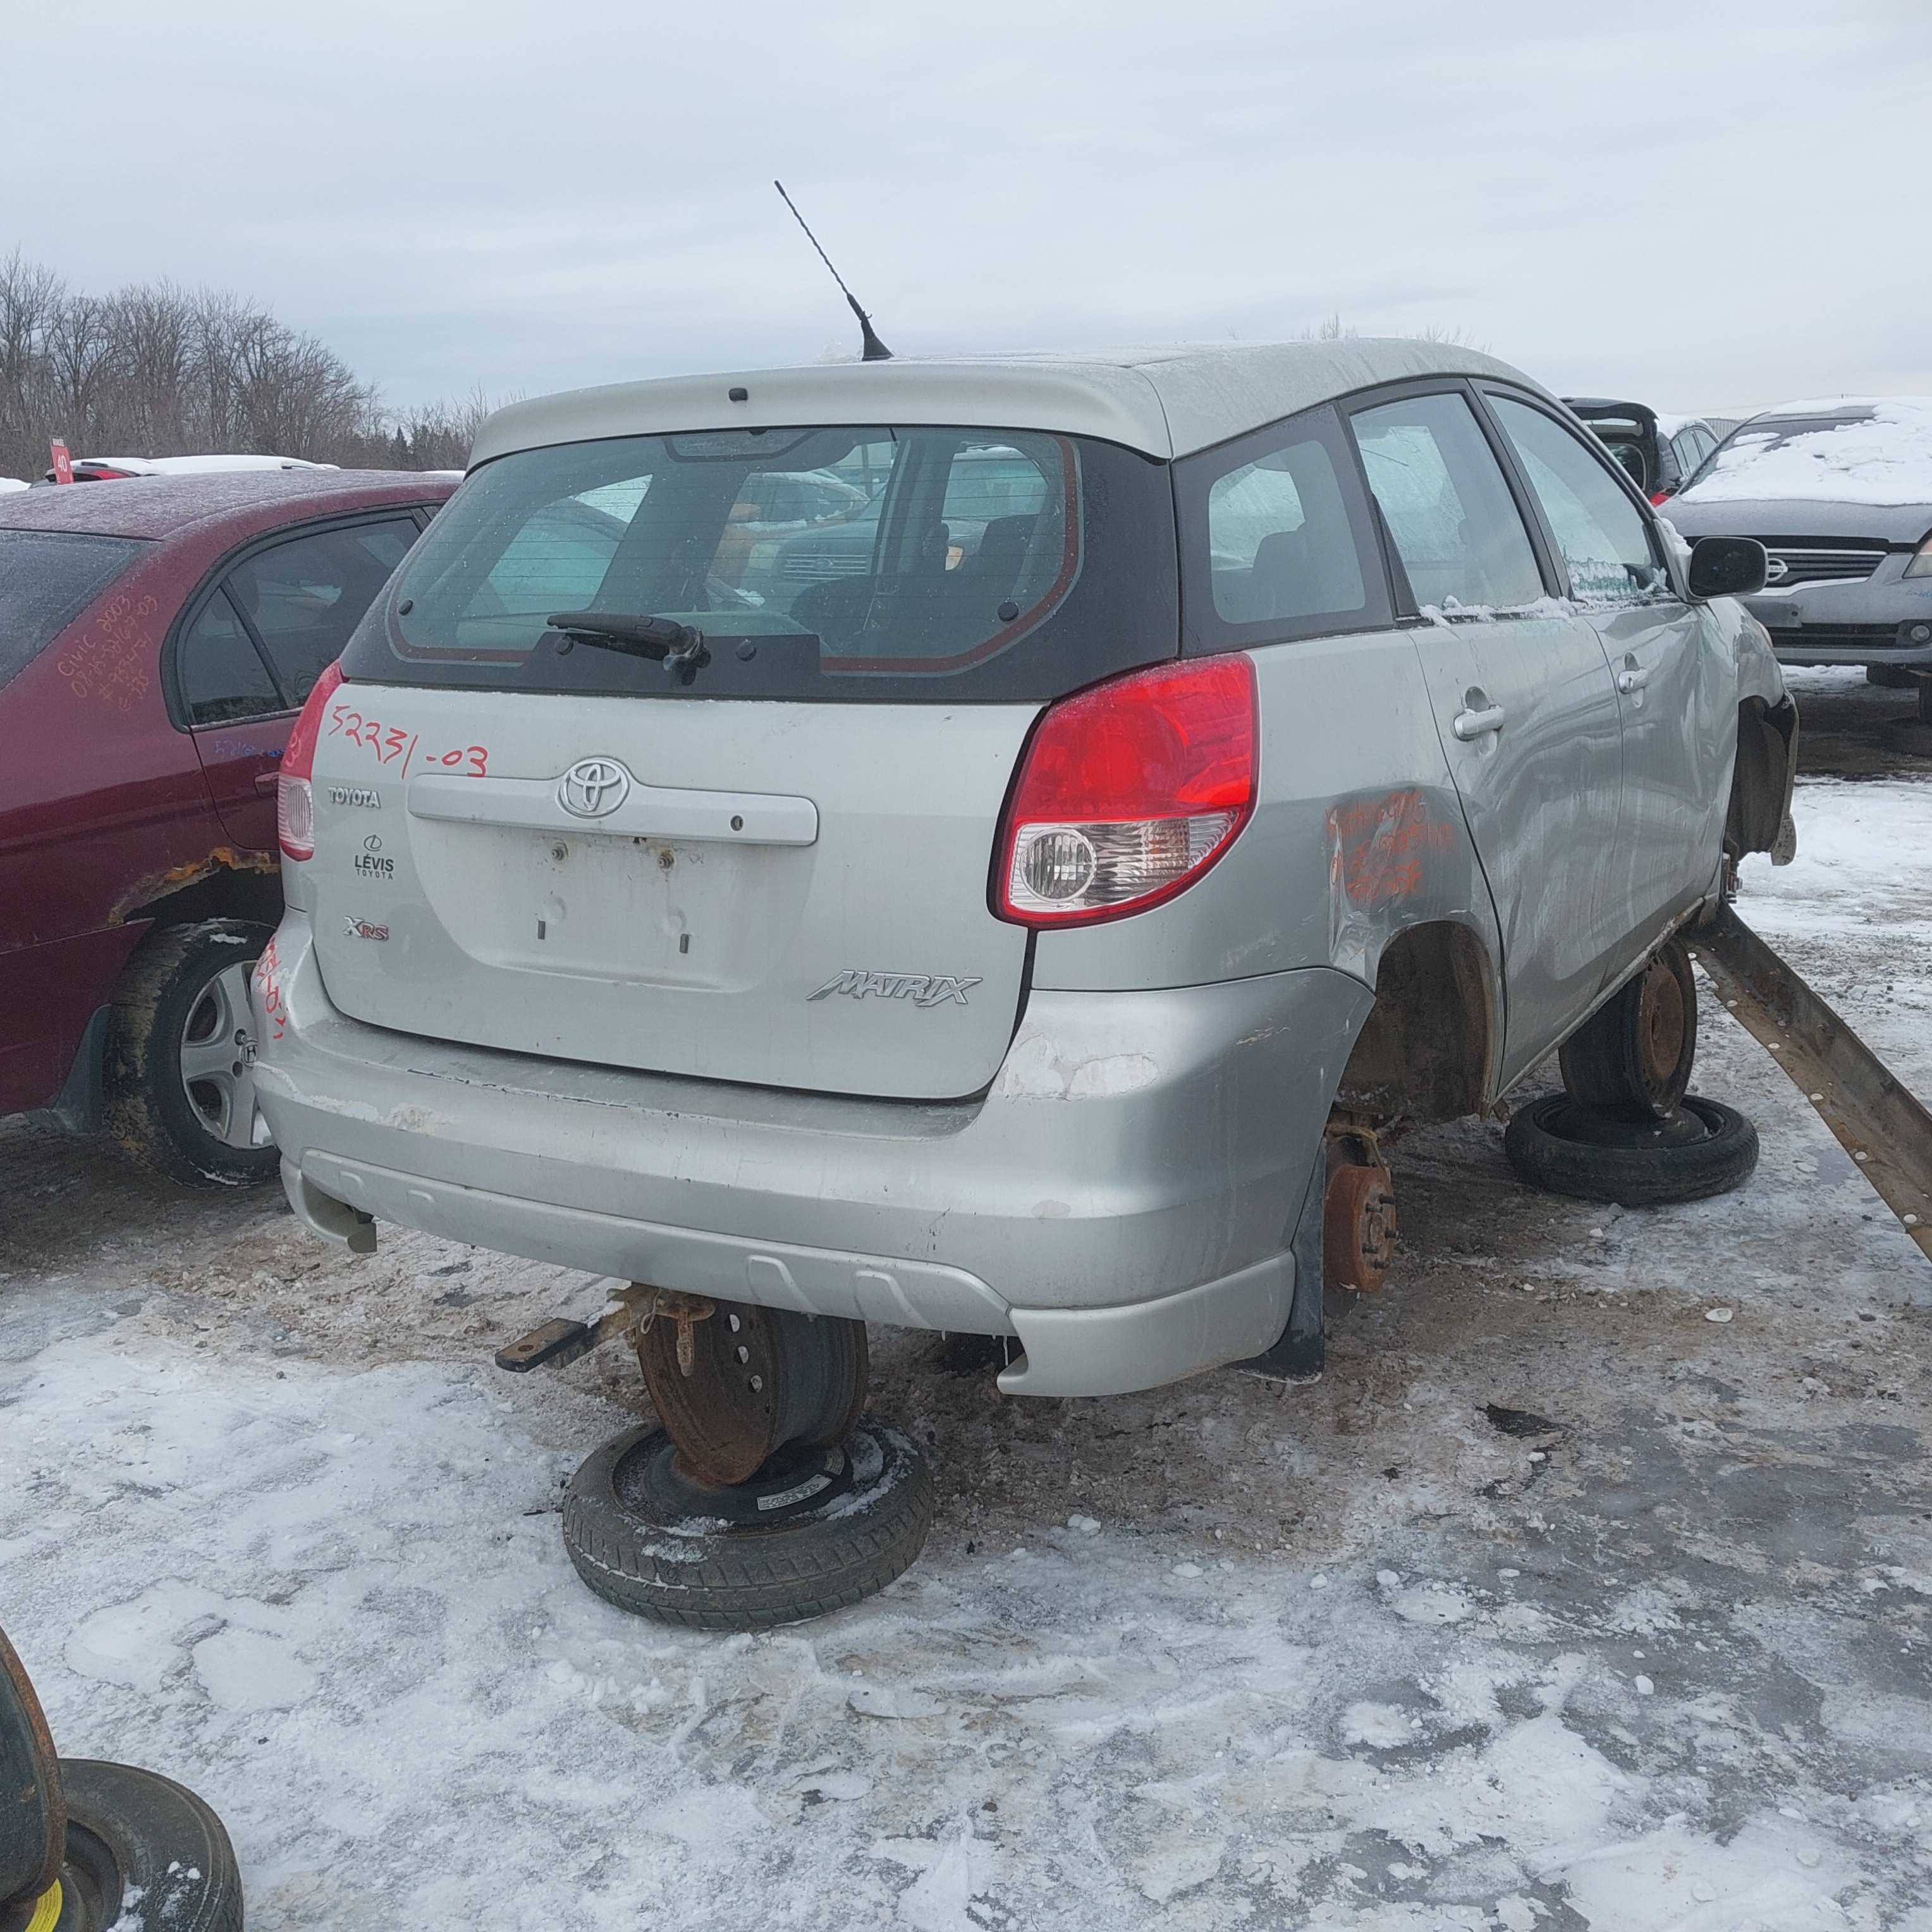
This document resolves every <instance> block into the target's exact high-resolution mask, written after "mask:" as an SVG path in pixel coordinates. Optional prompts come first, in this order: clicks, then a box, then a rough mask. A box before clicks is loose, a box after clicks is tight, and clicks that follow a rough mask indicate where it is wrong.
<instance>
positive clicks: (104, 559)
mask: <svg viewBox="0 0 1932 1932" xmlns="http://www.w3.org/2000/svg"><path fill="white" fill-rule="evenodd" d="M147 547H148V546H147V545H146V544H145V543H142V542H139V541H136V540H134V539H133V538H127V537H90V536H71V535H68V534H67V532H65V531H58V530H0V685H4V684H6V683H7V682H10V680H11V679H13V678H16V677H17V676H20V673H21V672H22V671H23V670H26V667H28V665H29V664H31V663H32V662H33V661H34V658H37V657H38V656H39V655H40V652H42V651H43V650H44V649H46V647H47V646H48V645H49V644H50V643H52V641H53V640H54V639H55V637H58V635H59V634H60V633H61V632H62V631H64V630H65V628H67V626H68V625H69V624H70V623H71V622H73V620H74V619H75V618H76V617H77V616H80V613H81V612H82V611H83V610H85V609H86V607H87V606H88V605H89V604H91V603H92V601H94V599H95V598H96V597H98V596H99V595H100V594H101V592H102V591H104V590H105V589H107V586H109V585H110V583H113V581H114V580H115V577H118V576H119V575H120V574H121V571H124V570H125V569H126V568H127V566H128V565H130V563H132V562H133V561H134V559H135V558H136V557H137V556H139V555H140V554H141V553H142V551H143V550H145V549H146V548H147Z"/></svg>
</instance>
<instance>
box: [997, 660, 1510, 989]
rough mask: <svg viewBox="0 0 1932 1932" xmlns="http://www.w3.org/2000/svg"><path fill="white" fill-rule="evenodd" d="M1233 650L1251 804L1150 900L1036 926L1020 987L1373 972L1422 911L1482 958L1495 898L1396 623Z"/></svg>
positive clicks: (1365, 977)
mask: <svg viewBox="0 0 1932 1932" xmlns="http://www.w3.org/2000/svg"><path fill="white" fill-rule="evenodd" d="M1248 655H1249V656H1250V658H1251V660H1252V661H1253V664H1254V667H1255V675H1256V687H1257V694H1258V699H1259V715H1260V719H1261V760H1260V773H1259V796H1258V799H1257V802H1256V808H1255V814H1254V817H1253V820H1251V821H1250V823H1249V824H1248V826H1247V828H1246V829H1245V830H1244V831H1243V832H1242V833H1241V836H1240V838H1238V839H1237V840H1236V841H1235V844H1234V845H1233V847H1232V848H1231V849H1230V850H1229V852H1228V853H1227V854H1226V856H1225V857H1223V859H1221V861H1220V863H1219V864H1217V865H1216V866H1215V867H1214V869H1213V870H1212V871H1210V872H1209V873H1208V875H1207V876H1206V877H1205V878H1204V879H1202V880H1201V881H1200V882H1199V883H1198V884H1197V885H1196V886H1193V888H1192V889H1190V890H1189V891H1187V892H1184V893H1182V894H1181V895H1180V897H1179V898H1175V899H1173V900H1171V901H1169V903H1168V904H1166V905H1163V906H1160V907H1156V908H1155V909H1154V910H1153V911H1151V912H1148V913H1142V914H1141V915H1139V916H1137V917H1136V918H1133V919H1122V920H1119V921H1117V922H1114V923H1112V924H1109V925H1104V926H1091V927H1088V928H1086V929H1084V930H1081V931H1076V932H1044V933H1042V934H1041V935H1040V938H1039V940H1038V941H1037V946H1036V950H1035V953H1034V985H1035V986H1040V987H1042V988H1053V989H1063V988H1064V989H1074V988H1083V989H1093V990H1103V989H1105V990H1125V989H1133V988H1142V987H1151V986H1197V985H1202V984H1205V983H1209V982H1211V981H1215V980H1234V979H1241V978H1244V977H1248V976H1249V975H1251V974H1261V973H1280V972H1286V971H1292V970H1293V969H1295V968H1302V967H1314V966H1334V967H1336V968H1339V969H1340V970H1341V971H1343V972H1345V973H1348V974H1352V975H1353V976H1354V977H1355V978H1357V979H1358V980H1362V981H1363V982H1364V983H1366V984H1367V985H1369V986H1373V985H1374V984H1375V983H1376V973H1377V970H1378V968H1379V964H1380V962H1381V957H1382V952H1383V950H1384V949H1385V947H1387V946H1388V944H1389V942H1390V941H1391V940H1392V939H1393V938H1394V937H1395V936H1396V935H1397V933H1399V932H1402V931H1403V929H1405V928H1406V927H1409V926H1413V925H1416V924H1419V923H1421V922H1424V921H1428V920H1448V921H1450V922H1454V923H1455V924H1457V925H1460V926H1466V927H1468V928H1469V929H1471V930H1472V932H1474V933H1475V935H1476V937H1477V938H1478V940H1479V941H1481V944H1482V946H1483V948H1484V953H1485V955H1486V956H1487V958H1488V959H1489V960H1490V962H1491V963H1492V968H1494V965H1495V962H1496V961H1497V960H1498V959H1499V956H1500V955H1499V949H1498V944H1497V937H1496V919H1495V913H1494V911H1493V907H1492V906H1491V904H1490V896H1489V889H1488V887H1487V885H1486V884H1485V883H1484V878H1483V874H1482V871H1481V866H1480V865H1479V864H1478V862H1477V859H1476V855H1475V847H1474V846H1473V845H1472V843H1471V841H1470V838H1469V832H1468V829H1467V827H1466V825H1465V824H1464V822H1463V812H1462V807H1461V805H1460V802H1459V800H1458V799H1457V794H1456V789H1455V785H1454V781H1453V780H1452V779H1451V775H1450V772H1449V768H1448V763H1447V761H1446V760H1445V758H1444V756H1443V753H1442V742H1441V739H1439V736H1437V732H1436V717H1435V712H1434V709H1433V706H1432V705H1431V703H1430V697H1429V691H1428V688H1427V685H1426V683H1425V682H1424V677H1423V673H1422V669H1421V664H1420V661H1419V660H1418V658H1417V655H1416V650H1415V643H1414V640H1413V638H1412V635H1411V634H1410V633H1409V631H1405V630H1400V629H1390V630H1385V631H1367V632H1361V633H1358V634H1354V635H1352V636H1347V637H1325V638H1316V639H1310V640H1305V641H1303V642H1300V643H1286V644H1277V645H1272V646H1266V647H1265V648H1262V649H1257V650H1254V651H1251V652H1249V653H1248ZM1491 990H1492V992H1493V993H1494V992H1498V991H1499V989H1497V988H1496V987H1494V986H1493V987H1492V989H1491ZM1496 1010H1497V1011H1498V1012H1499V1013H1500V1011H1501V1005H1500V999H1499V1001H1498V1005H1497V1008H1496Z"/></svg>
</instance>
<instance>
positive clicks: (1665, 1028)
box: [1637, 959, 1684, 1094]
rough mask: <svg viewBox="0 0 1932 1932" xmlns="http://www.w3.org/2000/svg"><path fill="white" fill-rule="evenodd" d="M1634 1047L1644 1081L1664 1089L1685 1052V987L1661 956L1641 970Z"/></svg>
mask: <svg viewBox="0 0 1932 1932" xmlns="http://www.w3.org/2000/svg"><path fill="white" fill-rule="evenodd" d="M1637 1055H1638V1058H1639V1062H1640V1065H1641V1067H1642V1069H1643V1080H1644V1085H1646V1087H1648V1088H1650V1089H1651V1090H1652V1091H1653V1092H1654V1093H1657V1094H1663V1093H1664V1092H1667V1091H1668V1090H1669V1088H1670V1084H1671V1082H1672V1081H1673V1079H1674V1078H1675V1077H1676V1073H1677V1063H1678V1062H1679V1061H1680V1060H1681V1059H1682V1058H1683V1056H1684V989H1683V988H1682V986H1679V984H1678V981H1677V975H1676V974H1675V973H1674V972H1673V971H1671V969H1670V966H1669V965H1667V963H1666V962H1664V961H1663V960H1661V959H1658V960H1656V961H1654V962H1652V965H1651V968H1650V970H1649V971H1648V972H1647V973H1646V974H1644V976H1643V990H1642V991H1641V992H1640V994H1639V995H1638V996H1637Z"/></svg>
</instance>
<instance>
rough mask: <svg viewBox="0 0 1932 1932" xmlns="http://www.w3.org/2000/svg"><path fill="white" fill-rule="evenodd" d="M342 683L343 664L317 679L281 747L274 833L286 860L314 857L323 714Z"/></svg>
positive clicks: (324, 672)
mask: <svg viewBox="0 0 1932 1932" xmlns="http://www.w3.org/2000/svg"><path fill="white" fill-rule="evenodd" d="M341 682H342V667H341V665H340V664H331V665H329V667H328V668H327V669H326V670H324V671H323V673H322V675H321V676H320V677H319V678H317V679H316V681H315V686H314V689H313V690H311V691H310V693H309V694H308V703H305V705H303V706H302V715H300V716H299V718H296V722H295V729H294V730H292V731H291V732H290V733H289V739H288V742H287V744H286V745H284V746H283V747H282V768H281V773H280V775H278V778H277V779H276V781H275V835H276V837H277V838H278V839H279V840H280V841H281V847H282V856H283V857H284V859H313V858H314V856H315V793H314V790H313V789H312V788H311V784H310V781H311V778H314V775H315V746H316V740H317V739H319V738H320V736H322V718H323V712H324V711H325V710H326V709H327V708H328V705H329V700H330V699H331V698H332V697H334V696H335V692H336V688H337V687H338V685H340V684H341Z"/></svg>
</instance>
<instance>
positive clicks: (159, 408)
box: [0, 251, 490, 477]
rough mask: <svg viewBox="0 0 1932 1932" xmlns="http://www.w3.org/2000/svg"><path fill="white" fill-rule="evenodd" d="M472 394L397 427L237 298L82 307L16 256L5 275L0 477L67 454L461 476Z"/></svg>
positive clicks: (323, 354)
mask: <svg viewBox="0 0 1932 1932" xmlns="http://www.w3.org/2000/svg"><path fill="white" fill-rule="evenodd" d="M489 410H490V404H489V403H488V401H487V399H486V398H485V397H484V395H483V393H482V392H481V389H478V390H475V391H472V392H471V394H470V395H469V396H467V397H466V398H463V399H462V400H460V401H455V402H443V403H435V404H428V405H426V406H424V407H419V408H417V409H415V410H410V411H408V412H407V413H404V415H402V416H400V417H398V416H392V415H391V414H389V413H388V412H386V410H384V409H383V404H382V398H381V397H380V395H378V393H377V391H376V389H375V388H374V386H373V385H371V384H369V383H365V382H363V381H362V380H360V379H359V378H358V377H357V376H356V374H355V372H354V371H353V370H351V369H350V368H349V366H348V365H347V363H345V362H344V361H343V360H342V359H341V357H340V356H338V355H337V354H336V353H335V351H334V350H332V349H330V348H329V347H328V346H327V345H326V344H325V343H323V342H322V341H320V340H318V339H317V338H316V337H314V336H313V335H308V334H306V333H305V332H303V331H302V330H299V329H291V328H290V326H288V325H287V323H284V322H281V321H279V320H277V319H276V317H275V316H274V315H272V314H270V313H269V311H268V310H267V309H266V308H263V307H262V306H261V305H260V304H259V303H257V302H251V301H248V299H245V297H242V296H236V295H233V294H229V293H223V292H221V291H219V290H208V289H199V290H190V289H184V288H181V287H178V285H176V284H173V283H171V282H166V281H162V282H154V283H148V284H133V285H130V286H129V287H126V288H123V289H120V290H116V291H115V293H113V294H112V295H110V296H90V295H85V294H80V293H76V292H74V291H73V290H70V289H69V288H68V287H67V286H66V284H65V283H63V282H62V281H61V279H60V278H59V277H58V276H57V275H54V274H53V273H52V272H51V271H49V270H48V269H43V268H41V267H40V266H37V264H34V263H30V262H28V261H27V260H26V259H25V258H24V257H23V256H22V255H21V254H20V253H19V251H15V252H14V253H13V254H12V255H10V256H8V257H5V259H3V260H0V475H19V476H29V477H31V476H34V475H39V474H40V472H42V471H43V470H44V469H45V468H46V460H47V444H48V442H49V440H50V439H51V438H52V437H63V438H65V440H66V441H67V443H68V446H69V447H70V448H71V449H73V450H74V452H75V454H76V455H82V454H92V455H101V456H175V455H198V454H205V453H208V452H239V453H245V454H251V455H277V456H297V457H303V458H308V459H309V460H311V461H315V462H324V463H343V464H344V465H356V466H372V467H380V468H401V469H459V468H460V467H462V466H463V464H464V463H465V462H466V460H467V459H468V457H469V445H470V443H471V442H472V440H473V439H474V437H475V432H476V428H477V425H478V424H479V423H480V422H481V420H482V419H483V417H484V416H486V415H487V413H489Z"/></svg>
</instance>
